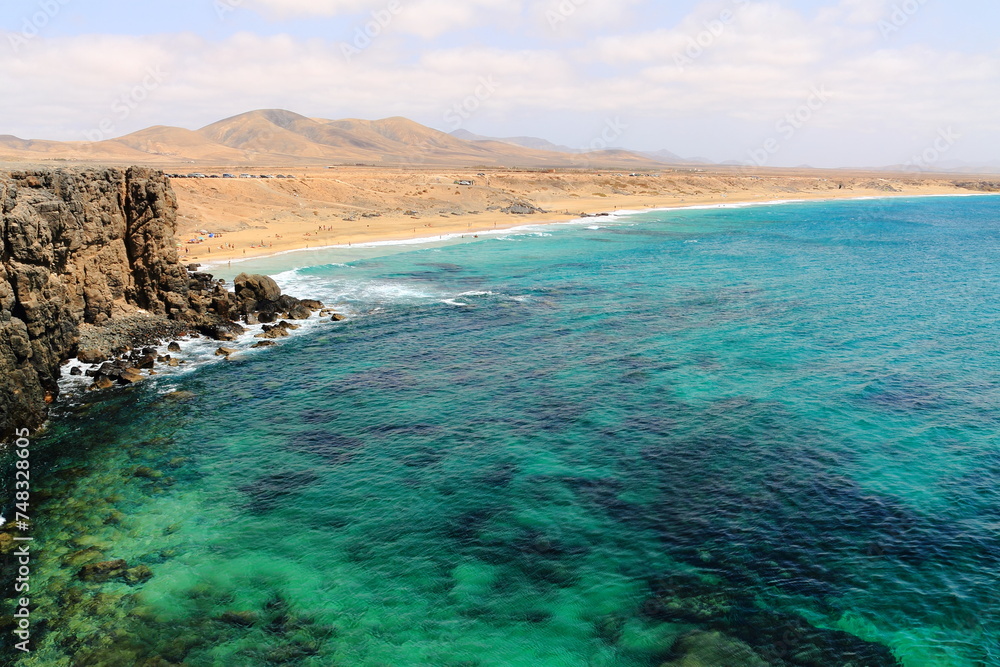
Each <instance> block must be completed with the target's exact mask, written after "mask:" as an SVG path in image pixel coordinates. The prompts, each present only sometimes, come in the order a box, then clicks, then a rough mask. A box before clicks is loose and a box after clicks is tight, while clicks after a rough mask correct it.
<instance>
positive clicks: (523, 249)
mask: <svg viewBox="0 0 1000 667" xmlns="http://www.w3.org/2000/svg"><path fill="white" fill-rule="evenodd" d="M393 252H394V254H388V253H386V252H384V251H364V250H351V251H347V250H343V251H329V252H327V253H326V254H323V253H316V252H314V253H309V254H303V255H295V254H293V255H286V256H283V257H280V258H276V259H271V260H266V261H264V262H261V263H258V264H257V265H256V267H255V265H254V264H253V263H248V264H246V265H243V266H241V267H239V268H240V270H243V269H250V270H253V269H255V268H261V267H263V268H265V269H269V270H270V271H271V272H273V273H277V274H278V278H279V281H280V282H281V283H282V285H283V286H284V287H286V288H287V289H290V290H292V291H293V292H294V293H295V294H296V295H298V296H311V297H318V298H321V299H323V300H325V301H326V302H327V303H329V304H336V305H338V307H339V308H340V309H341V310H343V311H345V312H348V313H350V314H351V316H352V317H351V319H350V320H349V321H347V322H344V323H339V324H333V323H327V324H322V325H318V326H315V327H313V328H311V329H310V330H309V331H307V332H305V333H303V334H302V335H298V336H295V337H293V338H291V339H286V340H283V341H281V345H280V346H278V347H276V348H271V349H267V350H259V351H254V352H252V353H251V352H248V353H244V354H242V355H241V356H239V357H238V358H237V359H236V360H235V361H232V362H228V363H217V364H214V365H206V366H204V367H202V368H200V369H199V370H197V371H195V372H191V373H187V374H184V375H177V376H164V377H162V378H160V379H158V380H156V381H155V382H151V383H149V384H147V385H145V386H143V387H142V388H139V389H137V390H133V391H129V392H123V393H120V394H117V395H115V396H113V397H112V398H111V399H110V400H105V401H103V402H99V403H84V404H78V405H72V406H66V407H64V408H63V409H62V412H61V415H60V416H59V417H58V418H57V419H56V420H55V421H54V423H53V425H52V427H51V429H50V430H49V432H48V434H47V435H46V436H45V441H44V442H43V443H42V446H43V447H44V448H46V449H45V451H46V452H47V454H46V456H45V457H44V459H41V460H39V461H37V462H36V465H37V466H39V470H38V475H37V477H38V478H39V482H38V484H40V485H42V487H43V488H44V489H45V491H46V492H48V493H49V494H51V500H49V501H48V503H47V504H46V505H45V506H43V507H42V508H40V509H39V510H37V511H38V513H39V519H38V524H37V527H36V530H37V531H38V533H39V534H40V535H42V536H44V539H42V540H41V545H40V548H41V549H42V551H41V553H42V554H43V555H42V559H43V560H42V561H41V563H40V564H39V566H38V567H39V570H40V577H41V582H40V586H41V588H42V590H43V592H41V593H39V601H40V602H41V604H42V607H41V608H40V609H39V611H38V612H36V614H37V615H38V617H46V618H48V619H50V620H49V626H48V631H47V634H45V635H44V640H43V641H42V644H41V646H40V647H39V650H38V652H36V654H34V656H33V657H31V658H28V659H23V660H21V662H20V663H19V664H21V665H56V664H74V665H76V664H94V665H97V664H102V665H103V664H107V665H113V664H122V665H133V664H142V661H143V660H147V659H150V658H153V657H155V658H156V659H161V660H164V661H166V662H165V663H155V664H158V665H159V664H179V663H181V662H185V664H189V665H248V666H251V665H253V666H255V665H271V664H289V665H291V664H295V665H348V666H369V665H370V666H374V665H393V666H405V665H435V666H437V665H442V666H445V665H447V666H453V667H457V666H459V665H467V666H471V665H481V666H483V667H486V666H489V667H493V666H497V667H499V666H501V665H511V666H514V665H516V666H522V665H523V666H530V665H538V666H546V667H548V666H553V667H555V666H564V665H565V666H567V667H568V666H590V665H607V666H616V667H617V666H623V667H624V666H628V667H640V666H652V665H661V664H663V663H666V662H669V661H670V660H674V659H678V658H680V657H681V656H679V655H678V654H677V652H676V650H674V652H672V651H671V649H672V647H674V644H675V641H676V640H677V639H678V638H679V637H681V636H684V635H685V634H687V633H690V632H692V631H697V630H702V631H719V632H722V633H723V634H725V635H727V636H728V637H730V638H731V639H732V640H739V641H742V642H744V643H745V644H746V645H748V646H750V647H751V648H752V649H753V650H754V651H755V652H756V653H757V654H758V655H759V656H762V659H763V660H764V661H765V663H766V664H772V665H848V664H852V665H855V666H859V665H882V664H903V665H906V666H907V667H917V666H920V667H923V666H963V667H966V666H974V665H1000V649H998V646H997V642H998V634H1000V633H998V623H997V621H998V611H1000V602H998V599H997V588H998V586H997V583H998V576H997V572H998V571H1000V533H998V527H1000V495H998V494H1000V491H998V489H1000V486H998V483H1000V453H998V444H1000V442H998V440H1000V439H998V435H997V434H998V427H1000V354H998V352H1000V343H998V338H997V333H998V331H1000V327H998V324H1000V305H998V303H1000V301H998V294H1000V273H998V271H997V267H998V266H1000V199H996V198H992V197H970V198H940V199H938V198H933V199H909V200H869V201H852V202H836V203H832V202H831V203H826V202H816V203H802V204H785V205H775V206H760V207H748V208H735V209H710V210H688V211H672V212H651V213H644V214H641V215H638V216H634V217H630V218H622V219H616V220H612V221H594V222H592V224H591V225H589V226H588V225H586V224H577V225H555V226H549V227H545V228H539V229H538V230H534V231H532V230H524V231H521V232H511V233H509V234H507V235H498V236H491V237H483V238H481V239H479V240H477V241H474V242H465V243H459V244H444V245H441V246H437V247H435V246H428V247H419V246H412V247H411V246H408V247H397V248H395V249H394V251H393ZM365 253H367V254H365ZM303 262H308V263H312V264H315V265H314V266H309V267H304V268H303V267H299V268H295V266H296V264H301V263H303ZM174 391H181V392H189V393H182V394H176V393H171V392H174ZM140 469H141V470H140ZM137 472H138V476H137V475H136V473H137ZM88 548H89V549H95V550H96V553H98V554H99V555H100V556H101V558H124V559H126V560H127V561H128V562H129V564H130V565H133V566H134V565H138V564H146V565H148V567H150V569H151V570H152V572H153V577H152V578H151V579H150V580H149V581H148V582H145V583H142V584H137V585H129V584H126V583H124V582H120V581H112V582H109V583H104V584H96V583H87V582H81V581H80V580H78V579H77V578H76V577H75V574H76V572H77V571H78V570H79V567H80V563H82V562H85V561H86V559H87V558H88V557H89V556H88V555H87V553H84V554H83V555H80V553H81V550H83V549H88ZM90 553H94V552H90ZM95 558H96V556H95ZM226 612H239V613H241V614H243V615H242V616H240V617H239V618H238V619H237V618H236V617H234V616H232V615H230V616H228V617H226V616H224V614H225V613H226ZM674 648H676V647H674ZM67 657H72V659H73V660H74V662H63V663H60V662H57V661H58V660H59V659H64V660H65V659H66V658H67ZM897 661H898V662H897ZM150 664H154V663H150ZM677 664H681V663H680V662H678V663H677ZM685 664H686V663H685Z"/></svg>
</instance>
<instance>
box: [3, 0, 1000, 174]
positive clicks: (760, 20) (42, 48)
mask: <svg viewBox="0 0 1000 667" xmlns="http://www.w3.org/2000/svg"><path fill="white" fill-rule="evenodd" d="M996 18H1000V8H998V7H997V6H995V4H987V3H986V2H985V0H966V1H964V2H957V3H951V4H949V5H948V6H945V4H944V3H939V2H934V0H839V1H838V0H828V1H826V2H822V1H809V0H783V1H777V2H756V1H752V0H715V1H709V2H695V1H691V0H685V1H683V2H676V3H672V4H671V6H669V7H664V6H661V5H658V4H656V3H652V2H645V1H641V0H619V1H617V2H612V1H611V0H523V1H518V0H470V1H469V2H467V3H463V4H461V5H454V4H452V3H445V2H443V1H442V0H412V1H409V2H406V1H404V0H389V1H385V0H292V1H287V0H281V1H279V0H201V1H196V0H186V1H181V2H176V3H171V4H167V3H150V4H149V5H147V6H141V7H137V6H135V5H134V4H129V3H124V2H121V1H120V0H114V1H112V2H104V3H102V4H101V7H100V8H99V9H95V8H93V7H88V6H86V5H84V4H77V3H76V2H74V0H34V1H31V2H22V1H15V2H10V3H8V4H7V5H5V6H4V7H3V8H2V9H0V31H2V34H0V65H2V68H0V72H2V73H0V81H2V82H3V85H4V89H5V90H6V91H7V93H8V94H7V98H8V99H10V100H16V104H12V105H9V106H7V108H6V109H5V111H4V112H3V115H2V122H0V134H13V135H15V136H18V137H21V138H25V139H53V140H63V141H69V140H85V139H93V138H95V137H99V138H104V139H110V138H114V137H118V136H122V135H125V134H128V133H130V132H134V131H137V130H140V129H143V128H146V127H149V126H153V125H173V126H179V127H185V128H190V129H195V128H199V127H202V126H205V125H208V124H210V123H213V122H215V121H218V120H220V119H222V118H226V117H230V116H233V115H237V114H240V113H244V112H247V111H250V110H254V109H263V108H283V109H288V110H291V111H294V112H296V113H300V114H303V115H307V116H310V117H322V118H331V119H337V118H345V117H356V118H369V119H374V118H384V117H391V116H404V117H407V118H410V119H412V120H414V121H416V122H419V123H422V124H424V125H427V126H429V127H432V128H435V129H439V130H442V131H445V132H451V131H454V130H457V129H464V130H467V131H469V132H472V133H475V134H479V135H484V136H492V137H510V136H534V137H539V138H543V139H546V140H548V141H551V142H553V143H555V144H562V145H566V146H569V147H572V148H591V149H600V148H605V147H621V148H626V149H630V150H637V151H657V150H662V149H665V150H669V151H672V152H673V153H676V154H678V155H680V156H683V157H686V158H688V157H703V158H707V159H710V160H712V161H715V162H724V161H732V160H736V161H740V162H749V163H754V164H758V165H759V166H773V167H794V166H799V165H803V164H808V165H811V166H814V167H879V166H888V165H899V164H905V163H907V162H911V163H912V162H913V161H914V158H918V160H917V162H918V163H919V162H920V161H925V162H926V166H927V167H928V168H933V167H934V166H935V165H937V166H938V167H944V166H945V165H949V164H953V163H957V162H964V163H969V164H989V163H997V161H998V158H1000V151H998V148H1000V128H998V121H997V120H995V119H994V118H993V117H992V114H991V111H992V107H993V106H994V102H996V101H997V100H1000V76H998V75H1000V53H998V50H997V47H996V46H995V44H994V41H993V36H992V34H991V26H992V25H994V21H993V20H992V19H996ZM69 65H72V66H69ZM918 166H919V164H918Z"/></svg>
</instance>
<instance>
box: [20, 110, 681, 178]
mask: <svg viewBox="0 0 1000 667" xmlns="http://www.w3.org/2000/svg"><path fill="white" fill-rule="evenodd" d="M472 136H475V135H472ZM534 146H537V147H533V146H531V145H528V146H522V145H517V144H514V143H510V142H508V141H505V140H494V139H489V138H485V137H484V138H478V137H477V138H475V139H467V138H463V137H461V136H454V135H451V134H448V133H445V132H440V131H438V130H434V129H432V128H429V127H425V126H424V125H421V124H419V123H416V122H414V121H412V120H409V119H406V118H400V117H395V118H384V119H381V120H360V119H343V120H327V119H322V118H309V117H307V116H303V115H300V114H297V113H294V112H291V111H286V110H283V109H262V110H258V111H250V112H247V113H243V114H239V115H237V116H233V117H231V118H226V119H224V120H220V121H218V122H215V123H212V124H211V125H207V126H205V127H203V128H200V129H198V130H188V129H184V128H179V127H169V126H163V125H158V126H154V127H150V128H147V129H144V130H140V131H138V132H133V133H131V134H128V135H125V136H123V137H118V138H115V139H108V140H105V141H99V142H85V141H69V142H58V141H40V140H24V139H19V138H18V137H14V136H11V135H0V161H8V162H27V163H31V162H48V161H54V160H57V161H69V162H98V161H99V162H102V163H109V162H110V163H130V164H134V163H139V164H151V165H156V166H167V165H171V164H198V165H205V166H209V165H217V166H224V165H225V166H229V165H232V166H244V165H245V166H255V165H259V166H265V165H266V166H281V165H285V166H295V165H302V166H316V165H325V164H331V165H336V164H359V163H360V164H371V165H381V166H396V165H399V166H406V165H410V166H421V165H427V166H443V165H454V166H483V167H529V168H546V167H553V168H556V167H582V168H588V169H594V168H601V167H606V168H612V169H641V168H650V167H652V168H655V167H657V166H661V165H662V163H661V162H659V161H658V160H656V159H653V158H652V157H649V156H646V155H642V154H639V153H633V152H629V151H623V150H608V151H597V152H593V153H580V152H571V149H565V150H562V149H563V147H560V146H555V145H554V144H549V143H548V142H545V141H543V140H537V141H535V142H534Z"/></svg>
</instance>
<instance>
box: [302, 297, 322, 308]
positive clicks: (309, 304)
mask: <svg viewBox="0 0 1000 667" xmlns="http://www.w3.org/2000/svg"><path fill="white" fill-rule="evenodd" d="M299 304H300V305H302V306H305V307H306V308H308V309H309V310H322V309H323V302H322V301H317V300H315V299H303V300H302V301H300V302H299Z"/></svg>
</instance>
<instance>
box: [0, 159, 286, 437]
mask: <svg viewBox="0 0 1000 667" xmlns="http://www.w3.org/2000/svg"><path fill="white" fill-rule="evenodd" d="M176 223H177V200H176V198H175V196H174V193H173V190H172V189H171V188H170V184H169V182H168V180H167V179H166V177H165V176H164V175H163V174H162V172H159V171H156V170H151V169H146V168H141V167H132V168H130V169H59V170H37V171H20V172H7V173H4V172H0V241H2V246H0V435H2V437H3V438H5V439H6V438H9V437H10V435H11V434H12V433H13V430H14V429H15V428H21V427H27V428H34V427H36V426H38V425H40V424H41V423H42V422H43V421H44V420H45V417H46V397H48V399H49V400H50V401H51V399H52V397H53V396H55V395H57V393H58V386H57V380H58V378H59V367H60V364H61V363H62V362H63V361H65V360H66V359H69V358H71V357H73V356H75V355H76V354H77V353H78V352H81V351H82V352H83V356H84V357H86V358H87V359H88V360H91V361H94V362H99V361H103V360H105V359H108V358H110V357H111V356H113V355H117V354H121V353H122V352H123V351H124V350H125V348H127V347H130V346H134V345H136V344H141V345H146V344H149V340H151V339H153V338H161V339H162V338H169V337H172V336H174V335H176V334H178V333H179V332H180V331H181V330H190V331H198V332H200V333H202V334H205V335H208V336H211V337H213V338H216V339H218V340H233V339H235V337H236V336H237V335H238V334H240V333H243V332H244V331H245V329H244V328H243V327H242V326H240V325H239V324H238V323H237V322H235V320H236V319H239V318H242V319H244V320H245V321H251V320H253V319H254V318H255V317H256V312H255V311H256V310H257V308H256V305H257V304H256V301H257V300H258V298H259V299H260V300H261V302H262V304H264V305H266V306H267V307H268V312H269V313H275V314H278V313H282V314H283V313H287V312H288V311H289V310H295V311H296V314H300V313H301V309H300V308H298V304H299V301H298V300H297V299H292V298H291V297H286V296H282V295H281V292H280V289H278V287H277V284H276V283H274V281H273V280H271V279H270V278H265V277H262V276H247V277H246V281H245V282H244V288H246V287H247V286H249V287H250V288H251V289H250V290H246V291H247V294H248V296H250V295H251V294H252V297H253V298H247V299H237V298H236V297H235V296H234V295H233V294H232V293H231V292H229V291H228V290H227V289H226V288H225V286H224V285H223V284H222V282H221V281H215V280H214V279H213V278H212V276H210V275H208V274H203V273H189V271H188V268H187V267H185V266H182V265H181V264H180V263H179V262H178V255H177V246H176V241H175V238H174V236H175V231H176ZM251 301H252V302H254V303H249V302H251ZM272 321H273V319H272ZM95 332H96V333H95ZM92 334H93V335H92ZM81 336H82V337H83V343H81ZM137 338H139V339H140V340H139V341H138V343H136V342H135V341H136V339H137ZM142 339H146V340H142ZM147 365H148V364H147Z"/></svg>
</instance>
